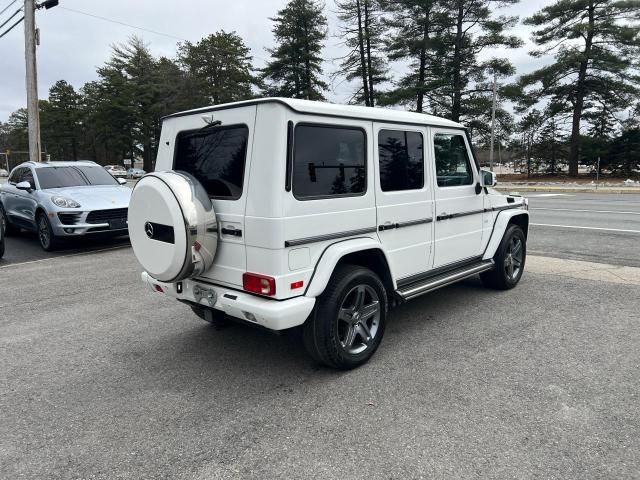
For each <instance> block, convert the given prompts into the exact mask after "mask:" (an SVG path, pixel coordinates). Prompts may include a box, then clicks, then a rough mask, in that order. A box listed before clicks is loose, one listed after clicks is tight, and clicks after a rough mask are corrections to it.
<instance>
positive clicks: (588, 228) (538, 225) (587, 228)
mask: <svg viewBox="0 0 640 480" xmlns="http://www.w3.org/2000/svg"><path fill="white" fill-rule="evenodd" d="M529 225H535V226H536V227H553V228H577V229H579V230H600V231H603V232H621V233H640V230H626V229H623V228H603V227H579V226H577V225H554V224H551V223H530V224H529Z"/></svg>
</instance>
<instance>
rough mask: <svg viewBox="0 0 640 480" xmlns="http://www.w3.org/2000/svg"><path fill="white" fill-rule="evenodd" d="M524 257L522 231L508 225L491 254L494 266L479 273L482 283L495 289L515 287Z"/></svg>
mask: <svg viewBox="0 0 640 480" xmlns="http://www.w3.org/2000/svg"><path fill="white" fill-rule="evenodd" d="M526 259H527V239H526V237H525V236H524V232H523V231H522V228H520V226H518V225H514V224H512V225H509V227H508V228H507V231H506V232H505V234H504V237H502V241H501V242H500V246H499V247H498V250H497V251H496V254H495V255H494V256H493V260H494V262H495V264H496V266H495V268H494V269H493V270H490V271H488V272H483V273H481V274H480V279H481V280H482V283H483V285H484V286H485V287H488V288H493V289H495V290H509V289H511V288H513V287H515V286H516V285H517V284H518V282H519V281H520V279H521V278H522V273H523V272H524V265H525V261H526Z"/></svg>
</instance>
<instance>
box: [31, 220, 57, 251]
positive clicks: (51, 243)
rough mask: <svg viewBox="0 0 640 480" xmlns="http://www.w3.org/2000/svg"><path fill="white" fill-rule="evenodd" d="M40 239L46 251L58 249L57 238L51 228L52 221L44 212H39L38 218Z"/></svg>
mask: <svg viewBox="0 0 640 480" xmlns="http://www.w3.org/2000/svg"><path fill="white" fill-rule="evenodd" d="M36 224H37V233H38V240H39V241H40V246H41V247H42V249H43V250H44V251H46V252H51V251H53V250H55V249H56V245H57V240H56V236H55V235H54V233H53V229H52V228H51V223H49V219H48V218H47V216H46V215H45V214H44V213H42V212H41V213H39V214H38V217H37V219H36Z"/></svg>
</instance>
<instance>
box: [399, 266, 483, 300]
mask: <svg viewBox="0 0 640 480" xmlns="http://www.w3.org/2000/svg"><path fill="white" fill-rule="evenodd" d="M493 267H494V262H493V260H486V261H484V262H480V263H475V264H472V265H468V266H465V267H462V268H456V269H455V270H451V271H449V272H446V273H442V274H440V275H436V276H435V277H431V278H428V279H426V280H422V281H420V282H416V283H412V284H410V285H406V286H404V287H402V288H399V289H398V290H396V293H397V294H398V295H399V296H400V298H402V300H410V299H412V298H415V297H418V296H420V295H424V294H425V293H429V292H433V291H434V290H438V289H439V288H442V287H446V286H447V285H451V284H452V283H456V282H457V281H459V280H463V279H465V278H467V277H471V276H473V275H476V274H478V273H482V272H486V271H487V270H491V269H492V268H493Z"/></svg>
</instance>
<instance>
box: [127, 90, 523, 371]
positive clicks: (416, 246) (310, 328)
mask: <svg viewBox="0 0 640 480" xmlns="http://www.w3.org/2000/svg"><path fill="white" fill-rule="evenodd" d="M203 120H204V121H203ZM159 145H160V147H159V151H158V157H157V166H156V170H157V171H156V172H153V173H149V174H147V175H145V176H144V177H143V178H142V179H140V181H139V182H138V183H137V185H136V188H135V189H134V190H133V194H132V197H131V205H130V208H129V236H130V238H131V243H132V245H133V251H134V253H135V255H136V257H137V259H138V261H139V262H140V263H141V264H142V267H143V268H144V273H143V274H142V278H143V281H144V283H146V284H147V285H148V286H149V288H150V289H151V290H153V291H156V292H162V293H165V294H168V295H171V296H172V297H175V298H176V299H178V300H180V301H181V302H183V303H187V304H189V305H190V306H191V308H192V309H193V311H194V312H195V313H196V314H197V315H198V316H200V317H201V318H203V319H205V320H208V321H214V322H216V321H218V320H220V319H222V318H226V317H225V316H227V317H232V318H236V319H239V320H241V321H244V322H246V323H249V324H254V325H258V326H261V327H264V328H267V329H271V330H277V331H278V330H285V329H290V328H294V327H300V326H301V327H302V332H303V338H304V343H305V345H306V348H307V350H308V352H309V353H310V354H311V356H312V357H314V358H315V359H316V360H318V361H320V362H322V363H324V364H326V365H329V366H331V367H335V368H341V369H349V368H353V367H356V366H358V365H361V364H363V363H364V362H366V361H367V360H368V359H369V358H370V357H371V355H373V353H374V352H375V351H376V349H377V348H378V346H379V345H380V342H381V340H382V336H383V334H384V331H385V326H386V322H387V315H388V309H389V307H390V306H392V305H394V304H397V303H401V302H404V301H408V300H411V299H413V298H416V297H418V296H420V295H423V294H426V293H429V292H432V291H434V290H436V289H438V288H441V287H444V286H446V285H449V284H451V283H454V282H457V281H459V280H461V279H464V278H467V277H470V276H472V275H476V274H480V276H481V279H482V282H483V283H484V284H485V285H486V286H488V287H492V288H497V289H502V290H507V289H510V288H513V287H515V286H516V285H517V284H518V282H519V281H520V278H521V276H522V274H523V270H524V266H525V259H526V240H527V232H528V225H529V213H528V203H527V201H526V199H524V198H523V197H520V196H516V195H508V196H505V195H502V194H500V193H499V192H497V191H496V190H495V189H493V188H492V187H493V186H494V185H495V181H496V180H495V179H496V177H495V174H493V173H492V172H488V171H482V170H480V169H479V168H478V164H477V161H476V160H475V159H474V156H473V152H472V150H471V145H470V142H469V136H468V133H467V131H466V130H465V128H464V127H463V126H462V125H461V124H459V123H455V122H452V121H450V120H445V119H442V118H437V117H433V116H429V115H423V114H418V113H409V112H400V111H396V110H387V109H375V108H364V107H355V106H342V105H329V104H325V103H318V102H310V101H304V100H291V99H260V100H253V101H247V102H238V103H235V104H229V105H219V106H216V107H211V108H205V109H199V110H192V111H188V112H183V113H178V114H174V115H170V116H169V117H167V118H165V119H164V121H163V126H162V132H161V141H160V142H159ZM460 295H464V292H463V291H460V292H458V296H460ZM464 302H465V300H464V299H459V302H458V303H457V304H456V305H454V304H452V305H451V308H453V309H455V308H459V309H464V308H465V306H464V305H465V303H464ZM475 308H478V307H477V306H476V307H475ZM248 354H250V353H248Z"/></svg>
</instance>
